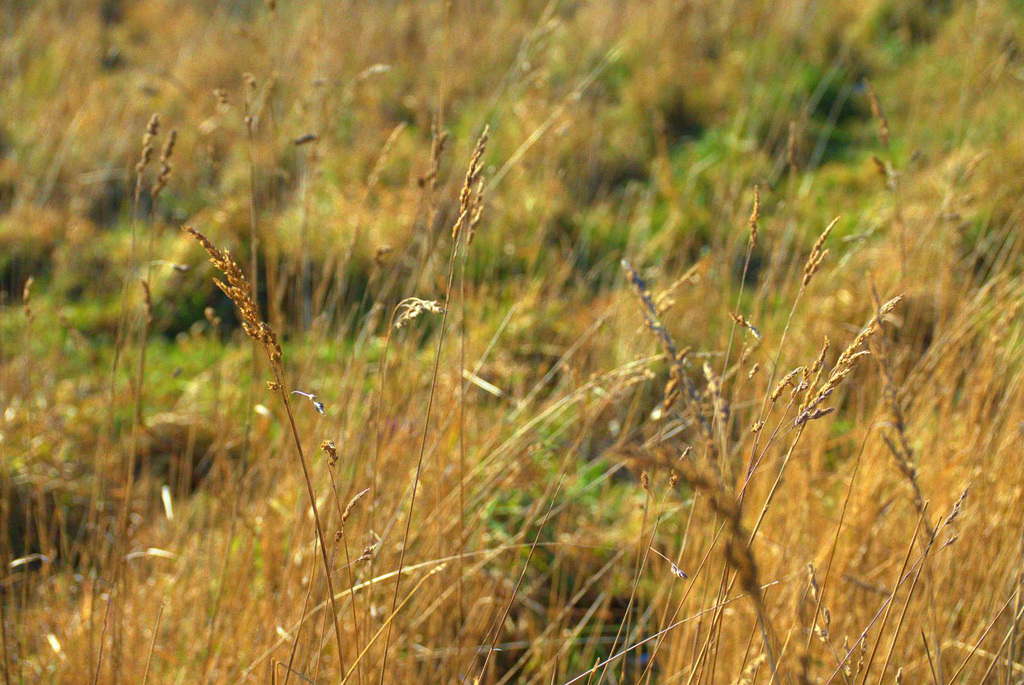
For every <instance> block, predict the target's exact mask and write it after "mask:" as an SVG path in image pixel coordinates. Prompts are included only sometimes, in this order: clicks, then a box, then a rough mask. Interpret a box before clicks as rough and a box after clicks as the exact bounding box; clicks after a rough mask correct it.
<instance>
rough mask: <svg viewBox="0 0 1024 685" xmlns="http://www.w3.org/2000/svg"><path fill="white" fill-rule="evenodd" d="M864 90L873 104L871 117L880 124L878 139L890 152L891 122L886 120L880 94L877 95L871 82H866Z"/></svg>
mask: <svg viewBox="0 0 1024 685" xmlns="http://www.w3.org/2000/svg"><path fill="white" fill-rule="evenodd" d="M864 88H865V90H867V94H868V102H869V103H871V116H873V117H874V118H875V122H876V123H877V124H878V138H879V140H881V141H882V147H884V148H885V149H887V150H888V149H889V120H888V119H886V118H885V112H883V111H882V103H880V102H879V101H878V94H877V93H875V89H874V88H873V87H872V86H871V83H870V82H869V81H865V82H864Z"/></svg>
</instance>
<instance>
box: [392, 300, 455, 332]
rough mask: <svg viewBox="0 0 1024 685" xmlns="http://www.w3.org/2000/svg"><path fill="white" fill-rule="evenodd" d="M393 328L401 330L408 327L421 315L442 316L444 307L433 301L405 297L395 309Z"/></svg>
mask: <svg viewBox="0 0 1024 685" xmlns="http://www.w3.org/2000/svg"><path fill="white" fill-rule="evenodd" d="M395 313H396V314H397V316H396V317H395V323H394V328H395V330H401V329H403V328H405V327H406V326H408V325H409V324H410V323H411V322H412V321H413V320H415V319H417V318H419V316H420V315H421V314H425V313H426V314H444V307H442V306H441V304H440V303H439V302H435V301H434V300H421V299H420V298H418V297H407V298H406V299H404V300H402V301H401V302H399V303H398V305H397V306H396V307H395Z"/></svg>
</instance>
